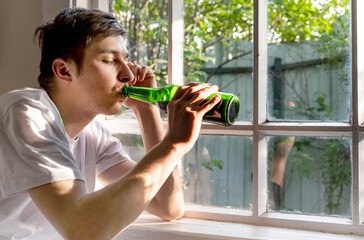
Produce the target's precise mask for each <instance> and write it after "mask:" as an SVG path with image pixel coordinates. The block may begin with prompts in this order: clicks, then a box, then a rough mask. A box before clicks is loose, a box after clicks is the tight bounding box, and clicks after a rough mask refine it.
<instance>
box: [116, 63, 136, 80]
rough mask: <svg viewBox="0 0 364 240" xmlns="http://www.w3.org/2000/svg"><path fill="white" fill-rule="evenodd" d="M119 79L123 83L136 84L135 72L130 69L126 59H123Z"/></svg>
mask: <svg viewBox="0 0 364 240" xmlns="http://www.w3.org/2000/svg"><path fill="white" fill-rule="evenodd" d="M118 80H119V81H120V82H122V83H130V84H134V83H135V80H136V78H135V76H134V74H133V72H132V71H131V70H130V68H129V66H128V65H127V63H126V62H124V61H122V63H121V68H120V71H119V73H118Z"/></svg>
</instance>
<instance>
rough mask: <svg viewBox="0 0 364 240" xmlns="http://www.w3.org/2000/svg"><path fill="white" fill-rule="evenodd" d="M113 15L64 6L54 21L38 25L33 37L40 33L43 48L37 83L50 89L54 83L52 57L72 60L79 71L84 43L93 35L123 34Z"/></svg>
mask: <svg viewBox="0 0 364 240" xmlns="http://www.w3.org/2000/svg"><path fill="white" fill-rule="evenodd" d="M125 33H126V30H125V29H124V28H122V27H121V26H120V25H119V24H118V22H117V20H116V18H115V17H114V16H113V15H112V14H110V13H106V12H102V11H100V10H97V9H92V10H91V9H84V8H67V9H64V10H62V11H61V12H60V13H59V14H58V15H57V16H56V17H55V19H54V20H53V21H50V22H47V23H46V24H44V25H42V26H40V27H38V28H37V29H36V31H35V34H34V37H35V38H36V37H37V35H39V39H38V40H39V47H40V48H41V51H42V56H41V61H40V66H39V68H40V75H39V76H38V82H39V85H40V87H42V88H44V89H46V90H49V89H50V88H51V87H52V84H53V76H54V74H53V70H52V64H53V61H54V59H56V58H62V59H64V60H66V61H67V60H73V61H74V62H75V63H76V65H77V68H78V72H80V71H81V67H82V62H83V56H84V51H85V48H86V47H87V44H88V43H89V42H90V41H91V39H92V38H93V37H96V36H98V37H99V36H101V37H103V38H105V37H108V36H118V35H121V36H125Z"/></svg>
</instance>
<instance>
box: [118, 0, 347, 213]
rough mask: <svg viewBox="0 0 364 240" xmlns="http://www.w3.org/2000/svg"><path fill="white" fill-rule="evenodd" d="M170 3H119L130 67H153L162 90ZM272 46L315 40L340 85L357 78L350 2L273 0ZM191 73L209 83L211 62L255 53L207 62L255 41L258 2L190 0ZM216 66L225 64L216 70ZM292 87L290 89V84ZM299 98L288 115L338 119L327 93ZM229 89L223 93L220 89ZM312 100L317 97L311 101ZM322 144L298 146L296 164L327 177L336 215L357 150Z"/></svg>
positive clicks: (302, 171) (190, 77)
mask: <svg viewBox="0 0 364 240" xmlns="http://www.w3.org/2000/svg"><path fill="white" fill-rule="evenodd" d="M167 3H168V1H167V0H158V1H151V0H138V1H132V0H115V4H114V13H115V15H116V16H117V17H118V19H119V20H120V22H121V24H122V25H123V26H124V27H125V28H126V29H127V31H128V33H127V42H128V49H129V52H130V61H132V62H136V63H143V64H145V65H147V66H149V67H150V68H151V69H152V70H153V71H154V72H155V75H156V78H157V80H158V81H159V84H161V85H164V84H165V83H166V81H167V73H168V52H167V48H168V46H167V45H168V13H167V11H168V7H167ZM268 3H269V8H268V11H269V12H268V23H269V24H268V28H269V29H268V42H269V43H270V44H278V43H303V42H306V43H307V42H309V43H310V44H312V45H313V46H316V49H317V51H318V52H319V53H321V55H322V58H327V59H329V62H330V63H331V64H333V65H334V66H335V67H336V68H337V69H339V70H338V77H339V81H340V83H341V84H342V86H343V88H345V89H346V88H347V86H348V85H349V83H350V79H349V78H348V76H350V75H349V74H347V73H346V72H345V71H341V69H343V68H344V67H345V61H343V60H345V58H346V57H347V53H348V52H349V48H350V31H348V29H350V1H349V0H269V1H268ZM184 25H185V29H184V31H185V42H184V72H185V74H184V75H185V81H194V82H205V81H209V79H210V78H211V77H212V75H213V74H214V73H215V72H214V71H213V73H212V74H210V75H209V74H207V73H206V72H204V71H202V70H201V67H202V66H203V65H204V64H210V65H214V66H216V69H218V68H221V67H222V66H224V65H225V64H227V63H230V62H233V61H238V60H239V58H241V57H244V56H246V55H250V54H251V53H252V51H251V49H242V50H237V51H234V52H232V51H230V52H232V53H231V54H226V55H224V56H223V57H222V58H221V59H211V58H208V57H207V53H208V49H209V48H210V47H212V46H217V45H219V46H223V47H224V50H226V51H229V50H231V48H232V46H233V44H234V43H236V42H237V41H248V42H252V40H253V1H252V0H250V1H241V0H184ZM213 61H218V62H216V63H214V64H212V62H213ZM288 87H289V86H288ZM291 88H292V89H293V91H294V92H296V93H297V96H298V97H297V100H296V101H295V102H294V103H295V107H288V108H286V111H293V112H295V113H297V114H299V116H300V119H302V120H320V119H322V118H324V119H332V117H333V115H334V113H333V110H332V108H331V106H330V104H328V102H329V101H328V99H327V96H326V95H325V94H324V93H322V92H316V93H314V94H313V96H312V99H310V100H309V99H307V97H306V96H300V95H299V94H300V92H299V91H298V90H296V89H294V86H292V87H291ZM220 90H222V89H220ZM310 97H311V96H310ZM317 144H318V143H317V139H315V138H302V139H300V140H296V141H295V145H294V146H295V149H296V151H295V153H294V162H295V164H296V168H297V174H298V175H299V176H302V177H307V178H312V177H313V175H312V174H313V172H314V171H312V169H318V170H319V171H320V173H321V177H322V178H323V179H324V185H325V199H326V202H327V204H326V207H327V210H328V212H329V213H335V210H336V209H337V208H338V207H339V205H340V199H341V197H342V189H343V187H344V186H346V185H347V184H350V182H349V181H350V179H351V178H350V174H351V170H350V160H349V159H350V157H349V156H350V147H349V146H347V145H346V144H344V143H343V142H342V141H340V140H337V139H332V140H325V141H323V142H322V143H320V144H321V145H322V144H323V146H324V147H323V148H322V149H320V150H317V151H312V149H315V148H316V145H317ZM202 166H203V167H204V168H206V169H208V170H210V171H212V170H213V169H214V168H218V169H222V168H223V166H224V162H223V161H221V160H214V159H212V160H210V161H206V162H203V163H202Z"/></svg>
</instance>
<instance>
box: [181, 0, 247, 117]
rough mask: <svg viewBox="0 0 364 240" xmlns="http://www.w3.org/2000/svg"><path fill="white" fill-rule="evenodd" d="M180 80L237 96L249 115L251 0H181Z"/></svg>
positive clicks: (244, 112)
mask: <svg viewBox="0 0 364 240" xmlns="http://www.w3.org/2000/svg"><path fill="white" fill-rule="evenodd" d="M184 25H185V45H184V81H185V82H210V83H212V84H216V85H218V86H219V88H220V91H221V92H230V93H234V94H236V95H237V96H238V97H239V99H240V102H241V104H240V111H239V112H240V113H239V117H238V119H237V120H244V121H249V120H251V119H252V116H253V114H252V112H253V111H252V106H253V81H252V39H253V1H252V0H248V1H241V0H239V1H238V0H228V1H221V0H208V1H207V0H185V1H184Z"/></svg>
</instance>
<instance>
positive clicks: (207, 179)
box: [182, 135, 252, 209]
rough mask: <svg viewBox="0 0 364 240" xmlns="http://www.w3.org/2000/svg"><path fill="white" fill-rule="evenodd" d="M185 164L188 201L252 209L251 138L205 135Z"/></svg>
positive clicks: (186, 197)
mask: <svg viewBox="0 0 364 240" xmlns="http://www.w3.org/2000/svg"><path fill="white" fill-rule="evenodd" d="M182 165H183V179H184V190H185V193H184V194H185V200H186V202H187V203H192V204H199V205H205V206H219V207H231V208H239V209H250V208H251V203H252V202H251V201H252V139H251V138H248V137H237V136H212V135H202V136H200V137H199V140H198V141H197V143H196V144H195V146H194V148H193V149H192V150H191V151H190V152H189V153H188V154H187V155H186V156H185V157H184V159H183V161H182Z"/></svg>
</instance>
